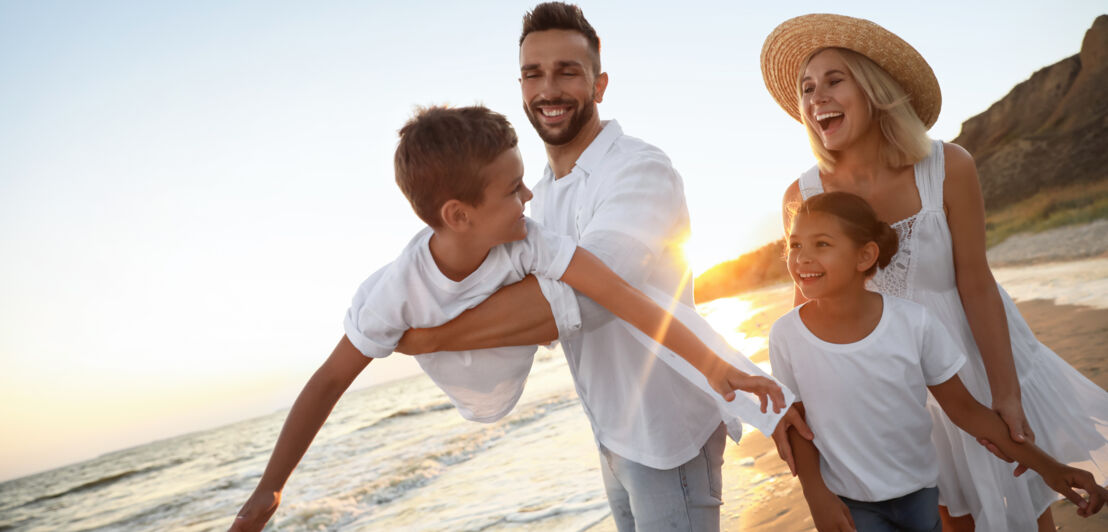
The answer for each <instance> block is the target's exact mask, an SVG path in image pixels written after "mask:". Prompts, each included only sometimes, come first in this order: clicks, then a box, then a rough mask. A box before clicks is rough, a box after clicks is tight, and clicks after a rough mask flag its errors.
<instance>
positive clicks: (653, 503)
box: [600, 424, 727, 532]
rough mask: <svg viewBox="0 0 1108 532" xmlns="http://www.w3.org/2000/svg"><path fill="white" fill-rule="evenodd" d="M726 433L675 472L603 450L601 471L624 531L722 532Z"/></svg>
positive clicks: (719, 432)
mask: <svg viewBox="0 0 1108 532" xmlns="http://www.w3.org/2000/svg"><path fill="white" fill-rule="evenodd" d="M726 433H727V432H726V430H725V427H724V425H722V424H720V426H719V428H718V429H716V431H715V432H714V433H712V436H711V437H709V438H708V441H707V442H705V443H704V447H701V449H700V454H698V455H697V456H696V457H694V458H693V459H692V460H689V461H688V462H685V463H684V464H682V465H680V466H677V467H675V468H673V469H654V468H651V467H647V466H644V465H642V464H638V463H635V462H632V461H630V460H627V459H626V458H623V457H621V456H619V455H617V454H615V453H613V452H611V451H609V450H608V449H606V448H604V446H601V447H600V470H601V472H602V473H603V475H604V489H605V490H606V491H607V493H608V504H609V505H610V506H611V507H612V518H613V519H615V522H616V528H617V529H618V530H619V532H631V531H639V532H652V531H655V530H658V531H661V530H688V531H702V530H706V531H717V530H719V508H720V505H722V504H723V501H722V500H721V492H722V491H723V479H722V473H723V471H722V470H723V448H724V446H725V445H726V444H727V440H726Z"/></svg>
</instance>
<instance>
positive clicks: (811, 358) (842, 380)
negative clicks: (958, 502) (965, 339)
mask: <svg viewBox="0 0 1108 532" xmlns="http://www.w3.org/2000/svg"><path fill="white" fill-rule="evenodd" d="M882 297H883V299H884V305H883V306H884V308H883V310H882V313H881V320H880V322H878V324H877V327H876V328H875V329H874V330H873V331H872V332H871V333H870V334H869V335H868V336H866V337H865V338H863V339H861V340H859V341H857V342H854V343H850V344H833V343H829V342H825V341H823V340H820V339H819V338H818V337H816V335H814V334H812V332H811V331H810V330H808V327H806V326H805V325H804V322H803V321H802V320H801V319H800V309H801V308H802V306H801V307H797V308H794V309H793V310H792V311H790V312H789V313H788V314H785V315H784V316H782V317H781V318H780V319H778V320H777V322H776V323H774V324H773V329H772V330H771V331H770V336H769V358H770V363H771V364H772V365H773V375H774V376H775V377H777V378H778V379H780V381H781V382H782V383H784V384H785V385H787V386H788V387H789V388H791V389H792V390H793V391H794V392H795V393H796V395H797V397H798V400H799V401H801V402H803V403H804V407H805V409H806V410H807V421H808V426H809V427H811V429H812V432H814V433H815V435H816V437H815V440H813V442H814V443H815V445H816V447H817V448H818V449H819V452H820V473H821V474H822V475H823V480H824V483H825V484H826V485H827V487H828V489H830V490H831V491H832V492H834V493H836V494H838V495H842V496H844V497H849V498H851V499H855V500H859V501H870V502H873V501H884V500H888V499H893V498H896V497H900V496H902V495H907V494H909V493H912V492H914V491H917V490H920V489H922V488H926V487H931V486H935V485H936V483H937V481H938V477H939V468H938V462H937V458H936V456H935V448H934V446H933V445H932V443H931V416H930V414H928V412H927V408H926V406H925V405H926V401H927V386H933V385H936V384H941V383H943V382H946V381H947V380H949V379H950V378H951V377H953V376H954V375H955V374H956V373H957V372H958V369H959V368H961V367H962V364H963V363H965V361H966V357H965V355H964V354H963V353H962V351H961V349H959V348H958V347H957V345H955V343H954V341H953V340H952V339H951V338H950V335H949V333H947V331H946V329H944V328H943V326H942V324H941V323H939V321H938V320H936V319H935V318H934V317H932V316H931V314H930V313H929V312H928V311H927V309H925V308H924V307H922V306H920V305H918V304H916V303H913V302H911V301H908V300H905V299H900V298H897V297H894V296H889V295H885V296H882Z"/></svg>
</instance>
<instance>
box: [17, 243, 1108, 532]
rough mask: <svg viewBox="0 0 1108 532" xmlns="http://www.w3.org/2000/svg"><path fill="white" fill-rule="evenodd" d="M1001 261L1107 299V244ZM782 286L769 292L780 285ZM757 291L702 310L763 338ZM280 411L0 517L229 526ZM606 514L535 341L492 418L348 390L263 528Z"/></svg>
mask: <svg viewBox="0 0 1108 532" xmlns="http://www.w3.org/2000/svg"><path fill="white" fill-rule="evenodd" d="M996 273H997V278H998V279H999V280H1000V281H1001V282H1002V283H1003V284H1004V285H1005V286H1006V288H1007V289H1008V290H1009V292H1010V293H1011V294H1012V296H1013V297H1014V298H1016V299H1018V300H1019V299H1032V298H1036V297H1045V298H1051V299H1055V300H1057V301H1058V302H1060V303H1071V304H1072V303H1076V304H1083V305H1088V306H1094V307H1099V308H1108V284H1106V283H1108V259H1094V260H1090V261H1081V262H1076V263H1067V264H1062V265H1042V266H1030V267H1022V268H1010V269H1000V270H997V272H996ZM776 290H778V292H780V294H781V295H780V296H777V295H774V297H783V296H786V295H787V294H788V292H787V291H785V290H782V289H780V288H777V289H776ZM755 298H756V295H748V296H741V297H736V298H729V299H724V300H717V301H714V302H711V303H709V304H707V305H702V306H701V308H700V311H701V312H702V313H703V314H705V317H706V318H708V320H709V321H710V322H712V323H713V325H715V326H716V327H717V329H718V330H720V332H721V333H723V334H724V336H725V337H728V340H729V341H731V342H732V343H733V344H735V346H736V347H738V348H739V349H740V350H742V351H743V352H745V353H748V354H751V353H755V352H757V351H758V350H760V349H761V348H762V347H764V342H765V339H764V338H744V337H743V336H742V335H741V333H739V332H737V330H736V329H737V327H738V326H739V324H742V323H743V322H744V321H746V320H747V319H749V317H750V316H753V315H754V314H755V313H756V312H757V311H758V310H759V309H758V307H757V306H756V305H754V304H752V301H754V299H755ZM763 298H764V294H763ZM304 378H305V380H307V378H308V375H305V376H304ZM286 414H287V410H281V411H278V412H274V413H272V414H270V415H267V416H263V417H259V418H255V419H250V420H246V421H241V422H238V423H234V424H231V425H227V426H224V427H220V428H216V429H212V430H207V431H202V432H196V433H192V434H186V435H183V436H178V437H175V438H170V439H166V440H162V441H157V442H153V443H149V444H145V445H141V446H138V447H133V448H130V449H125V450H121V451H117V452H114V453H110V454H106V455H103V456H100V457H98V458H95V459H93V460H88V461H85V462H81V463H78V464H73V465H70V466H66V467H62V468H59V469H55V470H52V471H47V472H44V473H39V474H35V475H31V476H27V477H23V478H19V479H15V480H11V481H7V482H5V483H3V484H0V531H14V530H19V531H58V530H66V531H84V530H113V531H115V530H121V531H146V530H174V531H200V530H226V529H227V527H228V526H229V525H230V524H231V522H232V520H233V518H234V516H235V513H236V512H237V510H238V509H239V507H240V506H241V505H242V503H243V502H244V501H245V500H246V498H247V496H248V495H249V494H250V492H251V491H252V490H253V488H254V485H255V484H256V482H257V480H258V478H259V477H260V476H261V472H262V469H263V468H264V467H265V463H266V460H267V459H268V457H269V453H270V451H271V450H272V447H273V443H274V442H275V441H276V438H277V434H278V432H279V431H280V429H281V425H282V423H283V422H284V418H285V415H286ZM727 480H728V481H731V480H733V479H730V478H729V479H727ZM752 480H757V481H758V482H761V481H762V480H759V479H747V480H744V481H742V482H741V483H742V484H744V485H745V486H746V489H745V490H739V489H734V490H733V489H727V490H726V493H727V499H726V503H727V504H726V506H725V509H727V508H728V507H729V508H731V509H735V508H741V507H744V506H748V505H750V504H752V503H755V502H756V501H755V500H754V499H753V498H756V497H759V495H757V490H751V489H750V487H751V484H752ZM731 487H735V486H731ZM748 492H749V493H748ZM744 498H750V500H745V499H744ZM608 514H609V511H608V505H607V501H606V499H605V496H604V490H603V487H602V484H601V480H600V473H599V470H598V461H597V454H596V447H595V445H594V443H593V439H592V433H591V431H590V430H589V426H588V421H587V420H586V418H585V416H584V414H583V412H582V411H581V407H580V405H579V403H578V400H577V396H576V394H575V392H574V390H573V384H572V379H571V377H570V375H569V371H568V368H567V367H566V365H565V361H564V359H563V357H562V355H561V353H560V352H559V351H558V350H546V349H540V350H539V353H538V355H537V356H536V360H535V366H534V369H533V371H532V373H531V376H530V378H529V380H528V383H527V387H526V390H525V391H524V394H523V397H522V398H521V399H520V401H519V404H518V405H517V406H516V408H515V410H514V411H513V412H512V413H511V414H509V415H508V416H506V417H505V418H504V419H502V420H500V421H498V422H496V423H492V424H479V423H473V422H467V421H465V420H464V419H462V418H461V416H459V415H458V414H457V413H456V412H455V411H454V408H453V406H452V405H451V404H450V403H449V402H448V401H447V399H446V398H445V396H443V395H442V393H441V392H439V391H438V389H437V388H436V387H435V386H434V384H433V383H432V382H431V381H430V379H428V378H426V377H425V376H423V375H422V374H421V375H417V376H413V377H409V378H406V379H401V380H398V381H393V382H390V383H385V384H381V385H377V386H374V387H371V388H366V389H361V390H356V391H352V392H349V393H348V394H347V395H346V396H344V397H343V398H342V400H341V401H340V402H339V404H338V406H337V407H336V408H335V411H334V412H333V413H332V414H331V416H330V418H329V419H328V421H327V423H326V425H324V427H323V429H322V431H321V432H320V434H319V436H318V437H317V438H316V440H315V442H314V443H313V444H312V447H311V448H310V449H309V450H308V453H307V454H306V455H305V457H304V459H303V460H302V461H301V463H300V466H299V467H297V469H296V471H295V472H294V473H293V476H292V478H291V479H290V481H289V483H288V485H287V486H286V489H285V491H284V494H283V503H282V505H281V507H280V508H279V509H278V511H277V514H276V515H275V516H274V518H273V520H272V521H271V522H270V525H269V526H268V527H267V530H287V531H293V530H296V531H299V530H452V531H454V530H585V529H588V528H590V527H593V526H594V525H597V524H598V523H601V522H603V521H605V520H606V519H607V518H608Z"/></svg>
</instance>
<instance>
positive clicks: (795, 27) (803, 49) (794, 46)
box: [761, 13, 942, 128]
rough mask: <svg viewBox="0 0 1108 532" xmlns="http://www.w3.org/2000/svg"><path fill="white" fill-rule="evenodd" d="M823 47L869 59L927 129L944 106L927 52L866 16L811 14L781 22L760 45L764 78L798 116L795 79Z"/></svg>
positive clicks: (780, 101)
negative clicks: (886, 75)
mask: <svg viewBox="0 0 1108 532" xmlns="http://www.w3.org/2000/svg"><path fill="white" fill-rule="evenodd" d="M824 48H846V49H848V50H853V51H855V52H858V53H860V54H862V55H864V56H866V57H868V58H870V59H871V60H872V61H873V62H874V63H877V65H878V66H880V67H881V68H883V69H885V72H888V73H889V75H890V76H892V77H893V79H895V80H896V81H897V82H898V83H900V86H901V87H902V88H904V91H905V92H907V93H908V97H909V98H910V103H911V104H912V108H913V109H915V111H916V115H918V116H919V118H920V120H921V121H923V123H924V125H925V126H927V128H930V127H931V126H933V125H934V124H935V120H937V119H938V118H939V109H941V108H942V93H941V92H940V91H939V81H938V80H937V79H936V78H935V72H934V71H932V70H931V66H930V65H928V64H927V61H925V60H924V59H923V56H922V55H920V53H919V52H917V51H916V49H915V48H913V47H912V46H911V45H910V44H908V43H907V42H905V41H904V39H901V38H900V37H897V36H896V35H895V34H894V33H892V32H890V31H889V30H886V29H885V28H882V27H881V26H878V25H877V24H874V23H873V22H870V21H868V20H865V19H860V18H854V17H848V16H844V15H833V14H826V13H820V14H810V15H802V16H799V17H796V18H791V19H789V20H786V21H785V22H782V23H781V24H780V25H779V26H777V28H775V29H774V30H773V32H771V33H770V34H769V36H768V37H766V42H765V44H763V45H762V54H761V63H762V79H763V80H764V81H765V83H766V88H767V89H769V92H770V94H771V95H773V99H775V100H777V104H778V105H780V106H781V108H782V109H784V110H785V112H787V113H789V115H791V116H792V117H793V118H795V119H796V120H798V121H800V109H799V102H798V97H797V95H798V94H799V88H798V86H797V80H798V79H799V78H800V69H801V67H802V66H803V65H804V64H805V63H806V62H807V61H808V58H810V57H811V56H812V54H814V53H816V52H817V51H819V50H822V49H824Z"/></svg>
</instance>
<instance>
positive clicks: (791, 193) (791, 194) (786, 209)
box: [781, 179, 808, 307]
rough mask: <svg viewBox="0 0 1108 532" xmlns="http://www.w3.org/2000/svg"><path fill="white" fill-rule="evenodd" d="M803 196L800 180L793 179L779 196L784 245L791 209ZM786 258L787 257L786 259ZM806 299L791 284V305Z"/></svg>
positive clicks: (791, 217)
mask: <svg viewBox="0 0 1108 532" xmlns="http://www.w3.org/2000/svg"><path fill="white" fill-rule="evenodd" d="M803 201H804V198H803V197H802V196H801V194H800V180H799V179H798V180H796V181H793V184H791V185H789V188H787V189H785V196H784V197H783V198H781V224H782V225H783V226H784V228H785V243H786V246H787V245H788V242H789V231H791V230H792V223H793V210H795V209H796V208H797V206H799V205H800V204H801V203H802V202H803ZM786 260H788V259H786ZM805 301H808V300H807V299H806V298H805V297H804V295H803V294H801V293H800V288H798V287H797V286H796V285H795V284H794V285H793V306H794V307H796V306H799V305H800V304H801V303H804V302H805Z"/></svg>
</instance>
